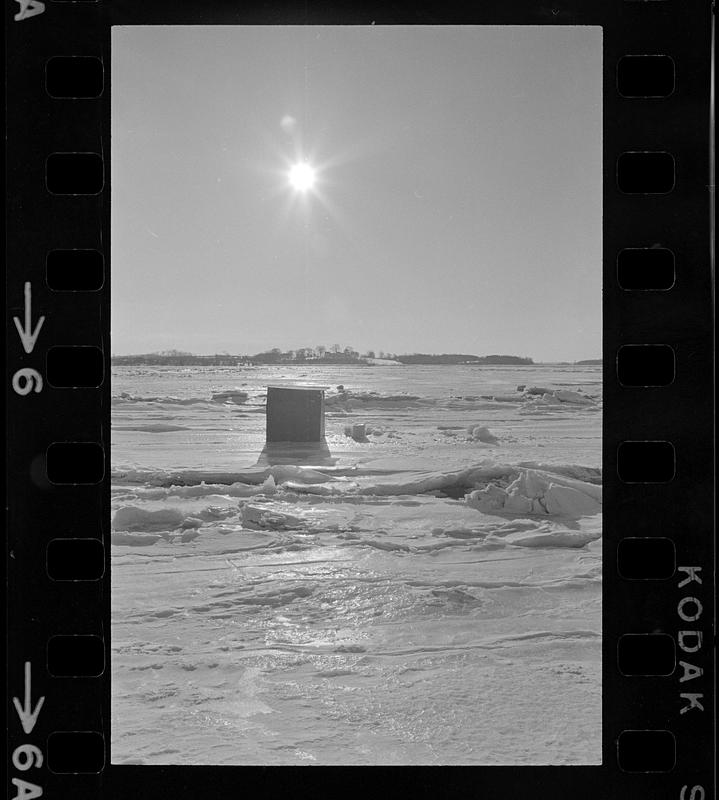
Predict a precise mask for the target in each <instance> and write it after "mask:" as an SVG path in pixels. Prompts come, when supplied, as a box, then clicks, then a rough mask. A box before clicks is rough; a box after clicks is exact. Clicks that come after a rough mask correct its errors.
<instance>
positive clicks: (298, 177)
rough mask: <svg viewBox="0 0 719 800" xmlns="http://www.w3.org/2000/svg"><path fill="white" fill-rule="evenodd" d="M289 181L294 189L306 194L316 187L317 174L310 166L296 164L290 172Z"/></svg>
mask: <svg viewBox="0 0 719 800" xmlns="http://www.w3.org/2000/svg"><path fill="white" fill-rule="evenodd" d="M289 179H290V185H291V186H292V188H293V189H296V190H297V191H298V192H306V191H308V190H309V189H311V188H312V187H313V186H314V185H315V179H316V174H315V171H314V169H313V168H312V167H311V166H310V165H309V164H306V163H301V164H295V165H294V166H293V167H292V169H291V170H290V174H289Z"/></svg>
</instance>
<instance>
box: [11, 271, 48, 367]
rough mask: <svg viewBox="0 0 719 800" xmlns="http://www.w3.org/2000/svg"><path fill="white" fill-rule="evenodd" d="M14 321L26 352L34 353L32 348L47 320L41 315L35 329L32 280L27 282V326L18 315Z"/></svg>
mask: <svg viewBox="0 0 719 800" xmlns="http://www.w3.org/2000/svg"><path fill="white" fill-rule="evenodd" d="M13 322H14V323H15V327H16V328H17V332H18V333H19V334H20V339H21V341H22V346H23V349H24V350H25V352H26V353H32V349H33V347H35V342H36V341H37V337H38V335H39V333H40V328H42V323H43V322H45V317H40V319H39V320H38V321H37V325H36V326H35V330H33V329H32V286H31V285H30V281H28V282H27V283H26V284H25V326H24V327H23V326H22V325H21V323H20V320H19V319H18V318H17V317H13Z"/></svg>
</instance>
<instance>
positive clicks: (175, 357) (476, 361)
mask: <svg viewBox="0 0 719 800" xmlns="http://www.w3.org/2000/svg"><path fill="white" fill-rule="evenodd" d="M283 356H285V354H274V353H272V354H265V353H261V354H258V355H255V356H241V355H228V354H224V353H223V354H216V355H194V354H191V353H177V354H174V353H173V354H170V353H144V354H137V355H124V356H112V357H111V359H110V363H111V364H112V366H118V367H119V366H128V367H135V366H158V367H159V366H172V367H254V366H258V367H259V366H282V367H295V366H296V367H311V366H319V367H332V366H342V367H348V366H355V367H373V366H509V367H523V366H526V367H533V366H542V364H554V365H562V366H601V365H602V359H586V360H583V361H555V362H534V361H533V360H532V359H531V358H524V357H520V356H505V355H501V356H499V355H490V356H473V355H465V354H453V353H443V354H436V355H435V354H425V353H417V354H410V355H393V356H391V357H389V356H387V357H384V358H375V357H374V356H372V357H369V356H358V357H356V356H354V355H351V356H350V355H346V354H344V353H332V354H326V355H324V356H323V357H321V358H319V357H314V358H287V357H283Z"/></svg>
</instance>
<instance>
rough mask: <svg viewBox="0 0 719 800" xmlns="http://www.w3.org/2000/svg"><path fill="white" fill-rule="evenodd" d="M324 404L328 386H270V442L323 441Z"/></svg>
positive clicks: (268, 415) (268, 431) (268, 433)
mask: <svg viewBox="0 0 719 800" xmlns="http://www.w3.org/2000/svg"><path fill="white" fill-rule="evenodd" d="M324 406H325V393H324V389H317V388H314V387H310V386H292V387H285V386H268V387H267V441H268V442H321V441H323V440H324V437H325V407H324Z"/></svg>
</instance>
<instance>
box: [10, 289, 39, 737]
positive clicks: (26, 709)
mask: <svg viewBox="0 0 719 800" xmlns="http://www.w3.org/2000/svg"><path fill="white" fill-rule="evenodd" d="M29 285H30V284H29V283H26V284H25V286H29ZM30 670H31V665H30V662H29V661H26V662H25V703H24V705H22V706H21V705H20V701H19V700H18V699H17V697H13V699H12V701H13V704H14V706H15V710H16V711H17V715H18V716H19V717H20V724H21V725H22V729H23V730H24V731H25V733H31V732H32V729H33V728H34V727H35V723H36V722H37V718H38V715H39V713H40V709H41V708H42V704H43V703H44V702H45V698H44V697H41V698H40V699H39V700H38V701H37V705H36V706H35V709H34V710H33V707H32V700H31V697H30V695H31V686H30Z"/></svg>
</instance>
